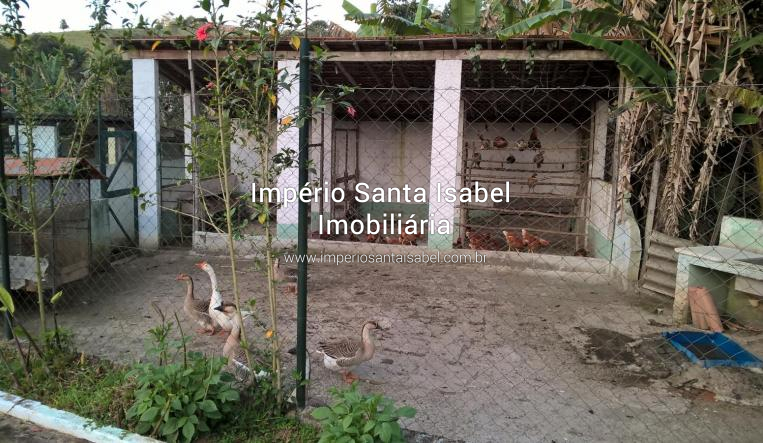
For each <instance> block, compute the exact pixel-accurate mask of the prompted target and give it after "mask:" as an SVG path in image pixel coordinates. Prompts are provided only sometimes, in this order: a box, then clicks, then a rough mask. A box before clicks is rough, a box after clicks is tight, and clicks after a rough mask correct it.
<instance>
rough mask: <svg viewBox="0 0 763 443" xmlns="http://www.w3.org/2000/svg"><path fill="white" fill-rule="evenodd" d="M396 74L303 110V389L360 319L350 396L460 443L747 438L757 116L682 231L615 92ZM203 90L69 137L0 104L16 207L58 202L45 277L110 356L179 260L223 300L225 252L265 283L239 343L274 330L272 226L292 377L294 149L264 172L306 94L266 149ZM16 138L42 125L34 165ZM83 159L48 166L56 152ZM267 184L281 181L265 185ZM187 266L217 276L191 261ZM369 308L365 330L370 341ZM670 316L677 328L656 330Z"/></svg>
mask: <svg viewBox="0 0 763 443" xmlns="http://www.w3.org/2000/svg"><path fill="white" fill-rule="evenodd" d="M459 67H460V65H459ZM438 69H440V67H438ZM459 69H460V68H459ZM465 69H468V66H467V67H466V68H465ZM537 69H538V70H539V71H540V72H545V71H544V70H543V69H541V68H540V67H538V68H537ZM506 75H507V76H509V74H506ZM517 75H519V74H517ZM569 75H572V73H570V74H569ZM509 77H510V76H509ZM409 81H410V82H411V83H412V84H411V85H409V87H398V86H394V85H393V87H373V88H370V87H358V88H356V89H355V90H354V92H353V93H352V94H351V95H350V96H348V98H347V104H341V105H340V104H333V105H328V106H326V107H325V108H323V109H316V110H314V111H313V116H312V119H311V120H310V124H311V130H310V144H309V150H310V163H311V164H310V167H311V176H310V182H311V184H312V186H313V188H314V189H321V192H318V193H315V194H313V198H312V199H311V202H310V223H309V231H310V256H309V260H310V265H309V267H310V279H309V281H308V288H309V308H308V349H309V351H310V358H309V359H308V360H309V361H310V362H311V365H310V372H309V375H310V376H309V384H308V391H309V397H308V398H309V402H308V403H309V404H311V405H317V404H322V403H325V402H327V401H328V399H329V396H328V388H329V387H331V386H338V385H342V384H343V381H344V380H343V378H344V379H352V375H351V374H336V373H335V371H333V370H332V369H336V367H333V366H332V365H331V363H332V362H333V361H334V360H333V359H332V358H331V356H332V355H333V354H336V353H338V354H339V355H333V356H334V357H338V358H339V359H340V360H341V358H343V356H342V355H341V353H342V351H343V349H342V347H341V346H340V347H339V348H338V349H337V348H336V347H334V348H332V347H331V346H330V345H328V346H323V347H322V345H321V343H329V344H330V343H332V342H334V341H336V340H338V339H340V338H342V337H351V338H352V339H354V340H356V341H358V342H359V343H360V344H359V345H358V346H359V347H358V348H354V347H352V346H349V351H347V350H345V351H347V352H350V354H351V355H350V354H348V355H346V356H344V357H346V358H348V359H350V360H352V359H353V358H355V357H356V355H355V353H354V351H356V350H357V349H361V350H362V351H363V352H359V353H358V354H357V355H358V358H357V360H358V362H360V364H358V365H357V367H353V366H354V365H352V364H349V365H348V369H350V368H351V367H352V369H354V370H355V375H356V376H357V377H358V378H359V379H360V380H361V386H362V389H363V390H367V391H374V392H380V393H383V394H384V395H385V396H387V397H390V398H392V399H394V400H395V401H396V402H398V403H399V404H407V405H411V406H413V407H415V408H416V409H417V414H416V416H415V417H414V418H413V419H410V420H405V421H404V422H403V425H404V427H406V428H408V429H410V430H412V431H417V432H424V433H427V434H430V435H437V436H444V437H446V438H449V439H453V440H462V441H549V440H550V441H561V440H562V439H566V440H571V441H621V440H628V441H635V440H637V441H642V440H657V441H663V440H678V441H688V440H697V441H711V440H712V441H715V440H719V439H727V440H734V441H753V440H755V435H756V433H755V432H754V424H755V423H757V422H759V419H760V417H761V412H760V410H759V407H760V405H761V402H762V401H763V391H761V388H760V386H763V384H761V381H763V379H762V378H761V377H762V376H761V374H760V373H759V372H757V371H756V370H748V369H740V367H742V366H748V367H753V368H754V367H760V361H759V360H757V359H755V358H754V356H753V357H750V356H748V355H747V353H745V352H744V350H745V349H746V350H747V351H749V352H750V353H751V354H757V355H761V353H763V348H761V346H763V345H761V344H762V343H763V341H761V340H760V335H759V334H760V332H761V330H763V308H761V307H760V305H759V301H760V298H761V297H763V244H761V241H763V240H761V239H762V238H763V220H761V218H762V216H763V214H762V213H761V210H762V209H761V208H762V206H761V194H762V193H763V188H762V187H761V186H763V181H762V180H763V178H762V177H763V175H762V172H763V171H761V168H763V154H761V147H760V146H761V145H760V143H761V142H760V140H761V129H760V125H759V123H758V124H755V125H746V126H739V127H736V128H731V129H729V132H730V135H729V137H727V139H726V141H725V142H724V143H721V144H719V146H718V147H717V149H716V150H715V153H714V156H713V159H712V160H711V161H710V167H711V168H710V170H709V172H706V175H707V176H708V177H709V178H708V179H707V183H708V186H707V188H706V192H704V193H703V194H702V195H700V196H698V197H697V200H696V201H697V202H698V203H697V204H698V206H697V209H696V210H694V211H692V210H691V208H690V205H689V203H687V206H686V207H685V208H682V210H681V211H680V214H681V215H680V222H679V224H678V230H677V232H664V229H663V226H664V225H663V222H662V220H663V214H664V211H665V210H666V209H665V207H664V204H663V193H664V187H665V186H667V185H668V184H669V183H667V179H666V174H667V172H668V171H669V170H670V168H676V167H678V166H676V165H671V164H669V163H668V162H666V161H665V159H664V158H660V157H656V158H652V157H649V156H648V152H650V151H651V150H654V149H657V148H656V147H655V146H650V145H649V144H648V143H643V144H642V145H639V146H638V147H637V148H636V151H635V153H634V157H635V158H636V160H637V161H634V162H633V163H632V165H629V168H630V172H629V175H630V182H631V188H630V190H629V192H628V194H627V195H620V194H619V193H618V189H619V186H618V185H619V182H618V181H619V180H620V179H621V173H620V169H621V166H622V164H623V163H622V161H623V160H622V156H621V155H620V153H621V144H619V143H620V141H621V139H620V131H622V125H623V119H624V118H625V116H626V115H627V114H626V113H624V112H623V109H622V108H621V106H622V103H620V102H619V96H620V92H621V89H620V88H617V87H613V86H607V85H605V86H592V87H544V86H542V85H531V86H528V87H510V86H506V85H504V84H498V85H491V86H489V87H488V86H486V83H485V82H488V81H489V80H485V79H484V78H483V79H482V80H479V79H477V80H475V79H470V80H468V81H467V82H466V84H462V83H461V76H460V75H454V76H452V79H451V78H447V76H445V77H444V78H441V79H438V78H436V79H435V82H434V86H433V87H418V86H416V85H415V84H413V83H416V80H415V79H409ZM506 81H507V82H509V81H513V80H511V79H509V80H506ZM449 82H451V83H452V84H450V83H449ZM332 88H335V86H332V85H322V84H319V85H314V86H313V93H317V92H318V91H328V92H330V91H331V90H332ZM165 92H166V91H165ZM193 98H194V101H195V102H196V103H197V109H193V110H192V109H191V106H192V100H191V96H190V94H189V93H186V94H177V93H163V94H160V95H159V96H157V97H150V98H143V97H130V98H126V99H119V100H112V101H110V102H107V101H104V102H103V103H102V104H101V107H102V109H101V112H100V114H99V116H98V118H97V119H96V120H95V121H93V122H92V124H91V129H90V130H89V132H88V134H89V136H88V141H87V143H86V144H85V145H86V148H85V149H82V150H81V151H78V152H76V153H74V154H76V155H72V153H70V152H67V151H66V148H67V142H66V121H65V119H59V120H51V123H50V124H47V123H45V124H40V125H39V126H37V127H35V128H34V130H33V131H31V132H30V131H21V130H19V127H22V129H23V122H17V121H15V120H14V119H13V118H12V116H10V117H9V116H6V118H4V120H3V131H2V133H3V136H4V142H3V147H4V149H5V154H6V174H7V176H8V179H9V183H8V185H7V188H6V189H7V192H6V196H7V198H8V201H9V205H10V207H11V209H13V208H15V207H18V208H19V211H20V212H18V213H19V214H22V216H19V217H17V218H18V222H19V223H18V226H22V225H23V226H27V225H28V223H27V219H28V216H29V214H30V213H34V214H35V216H36V217H37V218H39V219H40V220H43V219H44V220H48V219H50V223H49V224H48V225H46V227H45V230H44V231H43V235H42V237H41V245H42V247H41V248H40V250H39V253H38V256H40V257H43V266H42V269H41V272H42V274H43V275H44V282H45V284H44V287H43V292H44V293H45V296H46V297H48V298H49V297H50V296H51V295H52V294H54V293H55V292H56V291H58V290H63V292H64V296H63V299H62V301H61V303H60V304H58V305H57V307H56V312H55V315H56V317H57V321H58V322H59V324H61V325H63V326H65V327H67V328H70V329H71V330H72V331H73V332H74V333H75V338H76V341H77V346H78V348H79V349H81V350H82V351H83V352H87V353H92V354H97V355H100V356H103V357H104V358H108V359H112V360H115V361H119V362H130V361H135V360H141V359H145V358H146V357H145V354H144V352H143V340H144V336H145V332H146V331H147V330H148V329H149V328H151V327H153V326H154V325H155V323H156V322H157V321H158V317H157V313H156V310H155V308H154V307H153V306H156V307H159V308H160V309H161V310H162V311H163V312H167V313H171V312H173V311H177V312H178V313H181V311H182V310H183V301H184V297H186V295H187V290H188V286H187V285H186V282H187V280H182V281H176V275H177V274H178V273H186V274H190V276H191V277H192V279H193V280H192V282H193V283H195V285H194V284H192V285H191V286H190V288H191V289H190V290H191V291H193V294H194V295H195V296H196V298H198V299H207V298H209V297H210V295H211V293H212V292H213V291H214V290H215V289H217V290H219V291H220V292H222V295H223V298H225V299H226V301H229V300H230V297H231V291H232V284H233V272H232V269H233V268H232V264H234V263H235V265H236V268H237V271H236V278H237V282H238V283H237V284H238V287H239V290H240V293H241V294H242V297H243V301H244V302H245V303H246V302H247V301H248V300H255V301H256V304H254V309H253V310H254V320H253V321H250V320H247V326H246V327H247V329H248V331H249V340H250V345H251V346H252V347H253V348H255V349H266V348H268V346H269V343H270V342H269V340H271V337H270V336H268V331H270V330H272V328H273V325H271V324H269V321H270V320H269V317H268V314H267V310H268V309H269V308H268V300H267V295H266V291H265V288H267V286H268V283H269V282H268V277H267V273H266V272H265V271H266V269H265V266H264V265H263V260H262V257H263V248H265V245H266V244H267V243H268V241H269V240H270V239H271V238H272V240H273V242H274V245H275V246H276V248H277V249H278V251H279V255H280V259H279V261H278V267H277V268H276V269H274V277H275V279H276V283H277V284H278V285H279V291H280V290H282V293H281V294H280V295H279V301H278V312H277V320H278V323H279V328H280V330H279V338H278V339H279V341H280V343H281V349H280V352H281V354H282V358H283V361H284V369H283V372H284V373H285V374H287V378H288V374H290V373H291V371H292V370H295V369H296V359H295V358H294V356H293V355H292V354H289V353H288V352H287V350H288V349H289V348H291V347H292V346H293V343H294V341H295V336H296V314H295V313H296V298H295V296H294V295H292V294H291V292H292V290H293V285H294V283H295V282H296V274H295V273H294V272H293V268H294V267H295V266H296V257H295V255H294V251H293V248H294V246H295V243H296V238H297V228H298V227H297V206H296V202H295V201H286V200H287V195H288V192H287V190H288V189H297V188H298V182H297V174H296V164H288V163H287V167H285V168H284V169H283V170H282V171H280V174H279V175H278V176H277V177H268V178H267V179H266V178H263V177H264V175H263V174H261V173H260V171H261V170H262V167H263V160H265V161H271V160H270V159H272V158H273V156H275V155H277V154H278V153H279V152H284V151H285V150H287V149H293V150H296V149H297V146H298V140H297V128H296V127H294V128H288V129H286V130H280V131H279V125H281V124H282V122H283V121H284V118H285V117H288V116H293V115H295V114H296V112H297V111H298V104H297V101H296V99H297V98H298V91H296V90H295V91H283V94H279V97H278V111H277V115H274V116H273V118H272V128H271V132H272V133H273V134H277V136H274V137H272V138H269V139H268V143H265V144H264V145H263V142H262V141H261V140H257V139H254V138H253V137H251V134H247V131H246V130H244V129H243V128H240V127H239V126H237V125H238V122H237V120H236V118H235V116H232V117H231V131H230V134H228V140H229V141H228V142H227V143H225V144H224V146H220V145H216V144H214V143H212V142H210V141H209V139H208V138H205V134H204V133H203V131H202V130H201V129H200V128H201V127H202V126H203V124H204V123H203V122H204V121H207V122H209V124H211V125H215V124H216V117H217V116H216V115H215V113H214V110H212V109H210V108H208V107H207V103H208V100H209V99H210V97H208V96H205V95H204V94H198V95H196V96H194V97H193ZM25 132H26V133H28V134H31V133H34V134H35V135H34V138H35V140H34V142H33V143H31V144H32V145H33V146H34V149H35V159H36V162H37V163H35V168H34V173H35V174H34V176H33V177H31V178H30V177H29V171H26V172H25V170H24V169H23V167H22V166H24V165H25V163H24V161H23V160H22V159H23V153H24V152H25V151H24V150H25V149H28V147H27V148H25V146H28V145H29V144H30V143H29V141H28V140H26V139H25V137H24V136H23V134H24V133H25ZM270 142H272V143H270ZM705 152H706V151H705V150H704V147H703V146H702V145H701V144H697V146H696V147H695V149H694V155H693V157H692V162H691V164H690V165H681V166H682V167H686V168H688V169H689V176H690V178H691V180H690V181H691V183H689V185H688V186H687V187H686V189H685V190H684V191H683V192H685V193H686V194H687V196H690V197H689V198H687V202H692V200H693V199H692V190H693V189H694V188H693V184H695V183H696V182H697V181H698V180H699V176H700V174H701V171H702V170H703V167H704V168H706V167H707V166H705V165H706V163H707V161H706V157H707V156H706V153H705ZM72 156H74V157H76V158H77V161H76V162H75V163H72V164H69V163H66V164H63V165H62V164H59V165H57V166H53V167H52V169H50V171H52V172H49V173H47V174H44V173H43V172H42V171H43V170H44V169H43V168H44V167H45V161H46V160H56V159H57V160H58V161H63V160H61V158H69V157H72ZM223 157H224V158H225V159H226V161H227V163H226V164H227V165H228V166H227V167H226V169H225V171H227V172H228V173H227V175H226V174H224V173H221V169H220V167H219V165H220V159H221V158H223ZM210 159H211V160H210ZM642 159H648V160H649V161H638V160H642ZM13 162H17V163H19V165H17V169H16V170H15V171H16V175H14V173H13V171H14V169H13V167H14V166H13V165H14V163H13ZM38 175H39V176H38ZM30 184H31V185H30ZM253 185H254V188H253ZM25 186H27V187H28V186H34V189H35V190H36V192H35V193H34V195H35V198H36V201H37V203H36V204H32V203H30V202H29V192H28V189H27V191H26V194H25V191H24V187H25ZM261 188H272V189H271V192H269V193H266V194H265V195H264V197H263V194H260V193H259V192H257V190H258V189H261ZM448 189H452V194H449V192H450V191H448ZM276 190H278V192H280V193H281V199H280V200H278V199H276V198H275V194H276ZM340 191H341V192H340ZM335 192H336V194H335ZM340 194H341V195H343V198H337V197H338V195H340ZM507 194H508V195H507ZM315 195H317V197H316V196H315ZM450 197H452V198H450ZM263 199H269V200H268V201H269V203H270V204H271V206H270V208H271V209H270V212H269V213H268V214H267V217H263V216H262V210H261V208H262V204H263V203H264V201H263ZM10 202H14V203H13V204H10ZM24 208H25V209H24ZM30 208H33V209H30ZM22 209H23V210H22ZM51 214H54V215H53V216H52V217H51ZM228 222H230V227H231V229H230V230H228V229H227V228H228ZM412 226H415V227H416V229H415V230H414V229H412V228H411V227H412ZM692 227H694V230H692ZM10 231H11V235H10V245H11V259H12V270H11V272H12V281H14V282H18V284H16V283H14V284H13V289H14V297H15V298H16V300H17V302H18V303H19V304H20V305H22V306H24V312H23V313H22V314H21V316H22V317H21V318H23V320H24V321H25V322H28V323H29V324H30V325H34V324H35V323H34V322H36V321H38V320H37V319H36V317H35V314H34V312H35V309H36V297H35V296H34V295H31V293H33V292H35V290H36V289H35V288H34V287H33V286H34V285H33V284H32V283H33V282H35V281H36V278H35V269H34V265H35V261H34V256H35V254H34V251H33V250H30V244H29V237H30V230H29V229H28V228H27V229H26V230H24V229H21V228H17V226H16V225H14V224H13V223H11V227H10ZM231 248H232V249H231ZM231 252H232V254H233V255H232V256H233V260H234V262H232V261H231V255H230V254H231ZM201 261H206V262H208V264H209V265H211V267H212V268H213V269H214V279H210V278H209V276H208V274H207V273H205V272H202V270H197V268H196V267H194V265H195V264H197V263H198V262H201ZM180 315H182V313H181V314H180ZM367 320H373V321H375V324H374V325H375V326H378V330H377V331H374V332H372V334H375V335H376V339H375V341H374V340H370V339H368V337H367V335H362V334H361V328H362V327H363V325H364V324H365V322H366V321H367ZM188 325H189V326H190V327H194V326H196V325H195V324H194V323H193V322H192V321H189V322H188ZM190 327H189V329H190ZM676 331H683V332H685V333H683V334H679V335H664V334H663V333H668V332H670V333H672V332H676ZM704 331H714V332H724V335H712V334H709V333H707V334H706V333H704ZM732 340H733V341H732ZM223 342H224V340H223V339H220V338H218V337H207V336H204V335H201V334H199V335H198V336H197V337H196V338H194V340H193V341H192V342H191V344H190V346H192V347H194V348H195V349H198V350H202V351H204V352H207V353H210V354H219V353H220V349H221V347H222V343H223ZM372 342H373V343H375V345H373V346H375V347H372V344H371V343H372ZM674 343H676V344H675V345H674ZM732 344H738V345H741V346H742V347H743V348H739V347H737V348H735V347H733V346H732ZM321 350H322V352H320V351H321ZM325 354H328V355H329V357H326V356H325ZM371 356H372V358H371ZM366 357H369V358H366ZM745 359H746V360H745ZM325 362H328V363H329V364H328V365H324V363H325ZM350 363H352V362H350ZM726 365H730V366H736V367H728V366H726ZM708 366H713V367H712V368H709V369H704V367H708ZM342 375H343V376H344V377H343V376H342ZM293 386H294V381H292V380H290V381H289V382H288V383H287V390H290V389H291V388H293ZM711 400H712V401H715V403H713V404H712V406H711V407H710V406H708V403H706V402H707V401H711Z"/></svg>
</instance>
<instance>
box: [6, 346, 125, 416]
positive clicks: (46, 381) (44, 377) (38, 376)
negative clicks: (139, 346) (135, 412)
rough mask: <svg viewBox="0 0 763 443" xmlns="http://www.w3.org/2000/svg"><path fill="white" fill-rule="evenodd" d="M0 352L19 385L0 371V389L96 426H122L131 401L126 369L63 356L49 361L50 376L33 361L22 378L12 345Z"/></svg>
mask: <svg viewBox="0 0 763 443" xmlns="http://www.w3.org/2000/svg"><path fill="white" fill-rule="evenodd" d="M0 352H2V353H3V355H4V356H5V358H6V360H7V361H8V362H9V364H10V365H11V369H12V370H13V371H14V372H15V373H16V374H17V378H18V381H19V386H14V381H13V379H12V377H11V375H10V374H9V373H8V371H7V370H4V371H0V389H2V390H4V391H7V392H12V393H13V394H16V395H19V396H21V397H25V398H31V399H33V400H37V401H39V402H42V403H44V404H46V405H48V406H51V407H53V408H58V409H63V410H67V411H70V412H73V413H75V414H77V415H81V416H83V417H87V418H90V419H92V420H93V421H95V422H96V423H98V424H110V425H114V426H121V425H122V424H123V423H124V422H125V420H124V418H125V412H124V411H125V410H126V409H127V407H129V405H130V402H131V401H132V387H131V386H130V383H129V382H128V381H127V379H126V373H127V368H124V367H120V366H116V365H113V364H111V363H110V362H107V361H104V360H100V359H97V358H94V357H86V356H84V355H77V354H74V353H67V352H62V353H59V354H56V355H55V356H53V357H51V363H50V372H51V373H50V375H48V374H46V372H45V371H44V369H43V366H42V363H41V360H40V359H38V358H32V359H31V362H30V365H31V371H30V372H31V373H30V375H29V376H28V377H25V376H24V370H23V368H22V364H21V362H20V361H19V357H18V354H17V352H16V350H15V349H14V348H12V347H11V343H7V342H6V343H3V344H2V346H1V347H0Z"/></svg>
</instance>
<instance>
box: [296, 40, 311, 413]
mask: <svg viewBox="0 0 763 443" xmlns="http://www.w3.org/2000/svg"><path fill="white" fill-rule="evenodd" d="M299 112H300V122H301V123H302V126H300V127H299V188H300V189H302V187H303V186H306V185H307V180H308V175H307V161H308V155H307V148H308V144H309V143H310V141H309V137H310V41H309V40H308V39H307V38H302V39H301V41H300V44H299ZM308 209H309V206H308V203H307V202H304V201H302V200H301V199H300V201H299V222H298V225H297V226H298V231H299V232H298V233H297V255H299V256H300V257H302V260H300V261H299V262H298V265H297V371H298V373H299V376H298V377H297V406H298V407H300V408H303V407H305V384H304V383H303V381H304V377H305V374H306V371H307V367H306V365H307V223H308V221H307V211H308Z"/></svg>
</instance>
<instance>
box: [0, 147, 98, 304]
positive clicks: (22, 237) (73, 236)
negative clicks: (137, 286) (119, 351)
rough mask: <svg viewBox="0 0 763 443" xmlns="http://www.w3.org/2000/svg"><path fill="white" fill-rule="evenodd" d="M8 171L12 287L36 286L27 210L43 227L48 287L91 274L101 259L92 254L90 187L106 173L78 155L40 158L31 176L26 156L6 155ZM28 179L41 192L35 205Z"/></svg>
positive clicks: (41, 243)
mask: <svg viewBox="0 0 763 443" xmlns="http://www.w3.org/2000/svg"><path fill="white" fill-rule="evenodd" d="M5 174H6V177H7V178H8V185H7V188H6V189H7V192H8V196H7V203H8V208H9V213H10V217H8V223H9V234H8V240H9V253H10V265H11V287H12V288H13V289H26V290H30V291H33V290H35V289H34V282H35V281H36V278H35V266H34V249H33V247H34V245H33V239H32V235H31V225H30V224H29V218H28V215H29V214H28V213H27V211H31V210H34V211H35V215H36V217H37V224H38V226H40V230H39V247H40V255H41V256H42V257H43V260H42V272H43V275H44V281H43V283H44V285H43V286H44V287H45V288H46V289H52V290H54V291H55V290H56V288H59V287H60V285H63V284H66V283H69V282H72V281H75V280H78V279H81V278H84V277H86V276H87V275H88V274H89V273H90V271H91V270H92V269H93V267H94V266H95V263H96V262H97V260H94V257H93V241H94V235H93V222H92V210H91V204H92V199H91V194H92V193H91V186H92V181H93V180H103V179H105V178H106V177H105V176H104V175H103V174H101V173H100V172H99V171H98V170H97V169H96V168H94V167H93V165H92V164H90V162H88V161H87V160H86V159H83V158H74V157H57V158H39V159H36V160H35V164H34V169H33V171H32V175H30V172H29V168H28V164H27V163H26V162H25V161H24V160H23V159H20V158H6V159H5ZM29 179H31V180H32V181H33V186H34V188H35V194H36V195H35V197H36V202H37V204H36V208H33V209H28V208H31V205H30V204H29V200H30V188H29V181H28V180H29ZM96 236H97V234H96Z"/></svg>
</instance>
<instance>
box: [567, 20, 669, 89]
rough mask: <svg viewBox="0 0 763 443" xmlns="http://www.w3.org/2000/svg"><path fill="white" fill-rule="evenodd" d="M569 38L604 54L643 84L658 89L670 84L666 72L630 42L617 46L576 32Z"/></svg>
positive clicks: (642, 49)
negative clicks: (657, 87)
mask: <svg viewBox="0 0 763 443" xmlns="http://www.w3.org/2000/svg"><path fill="white" fill-rule="evenodd" d="M570 38H571V39H572V40H574V41H576V42H579V43H582V44H584V45H586V46H591V47H593V48H596V49H599V50H602V51H604V52H606V53H607V55H609V56H610V57H612V60H614V61H615V62H616V63H617V64H618V65H620V66H621V67H625V68H627V69H628V71H630V72H631V73H632V74H633V75H635V76H636V77H637V78H639V79H641V80H643V81H644V82H645V83H648V84H652V85H654V86H660V87H665V86H670V85H671V83H672V81H671V78H672V77H671V76H670V74H669V73H668V71H667V70H665V68H663V67H662V66H660V64H659V63H657V60H655V59H654V57H652V56H651V55H649V53H648V52H646V50H645V49H644V48H642V47H641V46H639V45H638V44H636V43H634V42H632V41H630V40H626V41H624V42H622V43H620V44H617V43H615V42H612V41H609V40H605V39H603V38H601V37H597V36H593V35H589V34H581V33H578V32H573V33H572V34H570Z"/></svg>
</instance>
